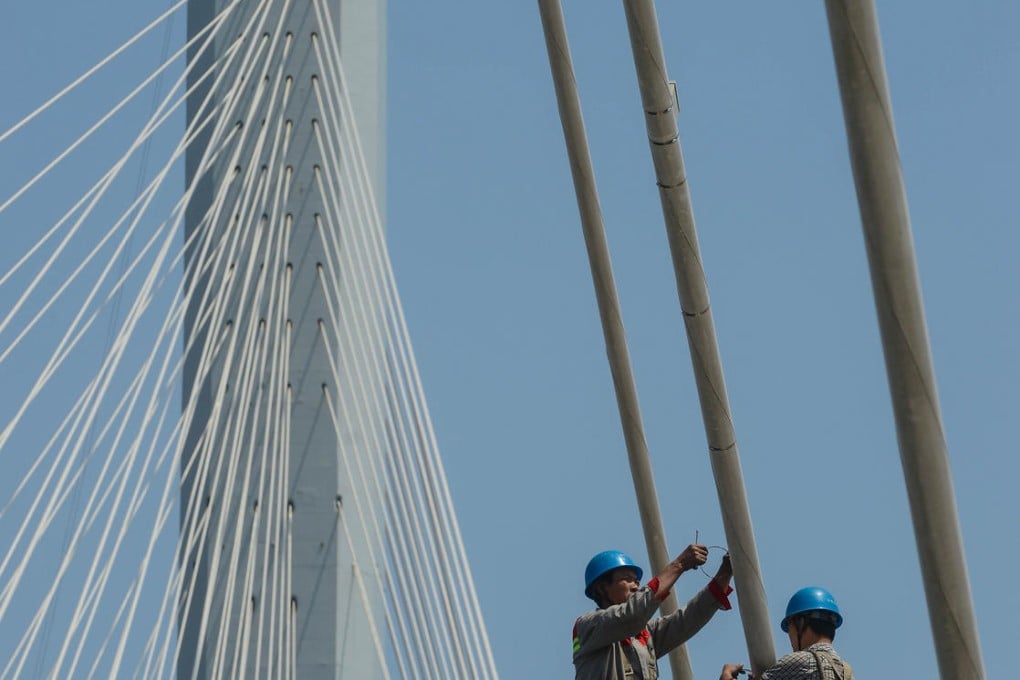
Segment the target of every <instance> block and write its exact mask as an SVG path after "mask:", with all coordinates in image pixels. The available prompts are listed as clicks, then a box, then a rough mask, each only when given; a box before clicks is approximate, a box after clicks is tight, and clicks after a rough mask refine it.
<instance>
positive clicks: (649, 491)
mask: <svg viewBox="0 0 1020 680" xmlns="http://www.w3.org/2000/svg"><path fill="white" fill-rule="evenodd" d="M538 7H539V10H540V12H541V15H542V28H543V29H544V31H545V44H546V48H547V49H548V51H549V65H550V67H551V69H552V75H553V84H554V86H555V88H556V101H557V103H558V104H559V110H560V121H561V122H562V124H563V136H564V138H565V140H566V143H567V156H568V157H569V159H570V172H571V174H572V175H573V179H574V191H575V193H576V194H577V207H578V210H579V211H580V213H581V228H582V230H583V232H584V242H585V245H586V246H587V249H588V262H589V264H590V266H591V276H592V282H593V283H594V284H595V298H596V300H597V301H598V307H599V316H600V317H601V319H602V333H603V335H604V337H605V343H606V355H607V356H608V358H609V368H610V371H611V372H612V375H613V387H614V388H615V390H616V404H617V407H618V408H619V410H620V422H621V424H622V425H623V437H624V441H625V442H626V445H627V458H628V460H629V461H630V472H631V477H632V479H633V481H634V493H635V495H636V496H637V502H638V510H639V512H640V514H641V526H642V527H643V529H644V533H645V544H646V546H647V548H648V558H649V560H650V561H651V565H652V568H653V569H654V570H655V572H656V573H658V572H659V571H661V570H662V569H663V567H665V566H666V564H667V563H668V562H669V559H670V558H669V552H668V551H667V548H666V539H665V536H664V533H663V529H662V516H661V514H660V512H659V500H658V496H657V495H656V493H655V480H654V479H653V477H652V467H651V463H650V462H649V460H648V445H647V443H646V442H645V433H644V426H643V425H642V423H641V411H640V408H639V406H638V398H637V389H636V388H635V386H634V376H633V373H632V371H631V366H630V357H629V354H628V352H627V338H626V334H625V333H624V328H623V321H622V319H621V316H620V302H619V299H618V298H617V295H616V284H615V282H614V281H613V267H612V263H611V262H610V259H609V246H608V245H607V244H606V234H605V228H604V226H603V222H602V209H601V207H600V206H599V198H598V189H597V188H596V186H595V172H594V170H593V169H592V164H591V154H590V153H589V151H588V139H587V135H586V134H585V130H584V119H583V117H582V115H581V100H580V97H579V96H578V93H577V83H576V82H575V80H574V65H573V62H572V60H571V58H570V46H569V44H568V43H567V31H566V27H565V25H564V21H563V8H562V6H561V5H560V0H538ZM677 608H678V605H677V601H676V595H674V594H671V595H670V596H669V598H668V599H667V600H666V601H665V602H663V604H662V607H661V609H662V613H663V614H670V613H672V612H675V611H676V610H677ZM669 661H670V667H671V668H672V670H673V677H674V678H677V680H693V678H694V672H693V670H692V669H691V663H690V660H689V658H688V656H687V649H686V648H685V647H684V646H683V645H681V646H680V647H678V648H677V649H675V650H674V651H673V652H672V653H671V654H670V658H669Z"/></svg>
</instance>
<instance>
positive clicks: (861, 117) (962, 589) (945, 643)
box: [825, 0, 985, 680]
mask: <svg viewBox="0 0 1020 680" xmlns="http://www.w3.org/2000/svg"><path fill="white" fill-rule="evenodd" d="M825 4H826V9H827V12H828V17H829V31H830V33H831V36H832V50H833V54H834V55H835V59H836V73H837V74H838V76H839V87H840V93H841V95H842V99H843V116H844V118H845V120H846V130H847V139H848V142H849V146H850V162H851V165H852V166H853V173H854V181H855V183H856V186H857V202H858V204H859V206H860V212H861V223H862V226H863V228H864V240H865V245H866V247H867V252H868V262H869V265H870V267H871V282H872V288H873V291H874V295H875V306H876V308H877V310H878V321H879V327H880V329H881V334H882V347H883V350H884V352H885V364H886V373H887V375H888V379H889V389H890V392H891V393H892V402H893V411H894V413H895V417H896V436H897V439H898V441H899V448H900V461H901V462H902V464H903V475H904V477H905V479H906V485H907V494H908V496H909V498H910V511H911V515H912V517H913V521H914V536H915V538H916V541H917V552H918V556H919V557H920V561H921V573H922V575H923V577H924V590H925V595H926V596H927V600H928V616H929V618H930V620H931V625H932V633H933V635H934V638H935V651H936V655H937V657H938V663H939V673H940V675H941V677H943V678H946V679H947V680H949V679H951V680H971V679H978V678H984V677H985V673H984V664H983V662H982V658H981V648H980V644H979V641H978V634H977V622H976V619H975V616H974V609H973V605H972V603H971V595H970V583H969V580H968V578H967V564H966V561H965V559H964V553H963V540H962V538H961V536H960V526H959V522H958V520H957V514H956V499H955V497H954V494H953V483H952V478H951V476H950V471H949V455H948V451H947V449H946V441H945V436H944V434H943V431H942V417H941V415H940V411H939V402H938V394H937V392H936V387H935V370H934V368H933V366H932V360H931V354H930V351H929V348H928V332H927V327H926V324H925V319H924V308H923V306H922V302H921V286H920V283H919V279H918V274H917V265H916V263H915V260H914V245H913V238H912V236H911V231H910V216H909V214H908V212H907V197H906V191H905V189H904V186H903V175H902V172H901V170H900V159H899V150H898V148H897V145H896V132H895V128H894V127H893V116H892V106H891V103H890V100H889V86H888V83H887V81H886V75H885V62H884V60H883V57H882V46H881V42H880V40H879V34H878V19H877V17H876V14H875V5H874V2H873V0H852V1H850V2H847V1H846V0H843V1H838V0H827V1H826V3H825Z"/></svg>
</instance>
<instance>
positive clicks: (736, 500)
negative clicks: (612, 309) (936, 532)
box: [623, 0, 776, 674]
mask: <svg viewBox="0 0 1020 680" xmlns="http://www.w3.org/2000/svg"><path fill="white" fill-rule="evenodd" d="M623 6H624V9H625V11H626V15H627V26H628V29H629V31H630V41H631V47H632V48H633V52H634V65H635V68H636V69H637V77H638V84H639V86H640V89H641V101H642V104H643V106H644V110H645V123H646V125H647V128H648V140H649V142H650V147H651V152H652V161H653V163H654V165H655V176H656V180H657V183H658V185H659V197H660V199H661V201H662V211H663V218H664V220H665V224H666V232H667V234H668V237H669V246H670V251H671V253H672V257H673V269H674V271H675V273H676V284H677V291H678V293H679V295H680V307H681V309H682V310H683V316H684V325H685V326H686V329H687V342H688V345H689V347H690V351H691V362H692V363H693V366H694V377H695V380H696V382H697V387H698V397H699V399H700V402H701V413H702V419H703V421H704V425H705V435H706V437H707V439H708V449H709V456H710V459H711V461H712V474H713V476H714V477H715V485H716V491H717V493H718V495H719V507H720V509H721V511H722V519H723V527H724V529H725V531H726V541H727V544H728V546H729V550H730V554H731V556H732V558H733V577H734V580H735V582H736V589H737V594H738V596H739V597H738V602H739V607H740V619H741V621H742V623H743V626H744V638H745V639H746V641H747V651H748V655H749V656H750V660H751V666H752V668H753V669H754V672H755V673H756V674H758V673H761V671H763V670H764V669H766V668H768V667H769V666H771V665H772V664H773V663H775V660H776V656H775V647H774V644H773V641H772V628H771V625H770V622H769V615H768V604H767V602H766V599H765V588H764V584H763V579H762V576H761V569H760V567H759V565H758V551H757V548H756V547H755V543H754V531H753V529H752V527H751V511H750V509H749V508H748V504H747V494H746V492H745V490H744V478H743V473H742V472H741V469H740V455H739V453H738V450H737V441H736V435H735V433H734V431H733V421H732V418H731V417H730V406H729V400H728V399H727V397H726V385H725V382H724V380H723V371H722V361H721V359H720V358H719V347H718V344H717V342H716V336H715V327H714V325H713V323H712V312H711V309H710V307H709V300H708V284H707V282H706V280H705V271H704V268H703V267H702V263H701V253H700V251H699V249H698V236H697V230H696V229H695V225H694V213H693V211H692V209H691V197H690V192H689V191H688V188H687V175H686V172H685V170H684V160H683V152H682V150H681V148H680V138H679V131H678V129H677V112H676V99H675V96H674V93H673V88H672V87H671V86H670V83H669V78H668V76H667V75H666V60H665V57H664V55H663V51H662V41H661V38H660V37H659V23H658V19H657V17H656V15H655V5H654V4H653V2H652V1H651V0H624V3H623Z"/></svg>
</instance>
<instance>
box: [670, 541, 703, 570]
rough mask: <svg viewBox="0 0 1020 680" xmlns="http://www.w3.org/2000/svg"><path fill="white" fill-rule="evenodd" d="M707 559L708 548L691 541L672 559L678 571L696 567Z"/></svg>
mask: <svg viewBox="0 0 1020 680" xmlns="http://www.w3.org/2000/svg"><path fill="white" fill-rule="evenodd" d="M707 560H708V548H706V547H705V546H703V545H697V544H696V543H692V544H691V545H689V546H687V547H686V548H684V551H683V552H682V553H680V555H679V556H678V557H677V558H676V559H675V560H673V562H674V563H676V565H677V566H678V567H680V571H681V572H684V571H687V570H688V569H696V568H697V567H700V566H701V565H702V564H704V563H705V562H706V561H707Z"/></svg>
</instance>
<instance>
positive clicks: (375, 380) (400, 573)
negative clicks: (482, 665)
mask: <svg viewBox="0 0 1020 680" xmlns="http://www.w3.org/2000/svg"><path fill="white" fill-rule="evenodd" d="M316 222H317V227H318V229H319V233H320V235H321V236H322V238H323V240H324V244H325V245H327V248H326V257H327V262H330V261H331V257H330V250H335V251H336V252H337V253H342V252H347V251H346V249H341V248H340V247H339V245H333V244H332V243H325V239H326V236H325V234H326V232H327V231H328V232H329V233H330V234H331V235H333V236H334V239H333V240H335V237H336V234H337V230H336V229H335V228H330V229H327V228H326V227H324V226H323V225H322V224H321V219H317V220H316ZM330 269H331V271H342V270H343V265H342V264H339V263H337V264H332V265H331V267H330ZM361 278H362V277H360V276H358V275H357V273H355V275H354V276H352V277H351V280H352V288H356V287H357V282H358V281H359V280H360V279H361ZM320 281H322V284H323V286H324V291H323V292H324V295H325V297H326V300H327V302H329V301H330V298H331V296H330V294H329V290H328V289H326V288H325V285H326V281H325V279H324V278H323V276H322V273H321V269H320ZM331 281H332V283H333V286H332V288H333V289H334V294H335V295H336V296H337V297H338V298H339V297H340V296H341V293H340V287H339V284H338V282H337V281H336V279H335V278H333V279H331ZM355 296H356V297H359V296H357V291H356V290H355ZM339 304H340V303H339V302H337V303H334V304H328V309H329V311H330V315H331V321H332V327H333V328H334V329H335V332H336V333H338V334H339V333H340V332H341V331H340V330H339V329H341V328H342V329H343V338H342V340H343V342H338V343H337V344H336V346H337V348H338V350H339V351H341V352H343V351H344V348H346V349H347V352H348V353H350V354H352V355H354V356H357V357H358V358H359V359H356V360H351V361H349V362H348V363H349V365H350V366H351V369H350V370H351V373H352V374H353V375H354V376H355V378H356V380H357V387H358V388H359V389H360V390H361V391H362V392H365V391H367V388H366V387H365V378H364V377H363V375H362V373H363V371H364V370H365V369H364V368H363V367H364V365H365V364H366V363H367V364H368V365H369V366H373V367H376V368H375V370H374V371H372V373H373V374H374V375H373V376H371V377H370V378H369V379H368V382H369V383H371V384H379V383H380V382H381V380H382V379H383V378H382V374H381V369H380V368H379V361H378V357H377V356H376V348H375V346H374V345H373V344H369V345H368V347H367V348H364V347H362V346H359V345H356V344H355V343H354V339H353V337H352V335H351V333H350V326H352V325H353V326H355V327H358V326H359V322H358V319H359V317H361V316H363V315H364V308H363V306H361V305H358V306H357V307H356V310H357V311H359V312H361V313H360V314H355V315H354V319H353V321H352V320H351V319H348V321H349V323H341V322H340V321H339V320H337V319H336V317H335V314H336V312H335V311H334V309H335V308H336V307H338V306H339ZM362 335H367V333H363V334H362ZM324 339H326V340H327V342H326V347H327V357H328V359H329V361H330V364H331V367H332V372H333V374H334V379H335V380H336V381H337V382H339V380H340V378H339V376H340V370H339V367H338V364H337V362H336V360H335V359H334V357H333V353H332V351H331V349H330V348H331V346H333V343H332V342H329V336H328V335H326V334H325V331H324ZM366 359H368V361H366ZM369 393H370V394H372V395H373V399H372V400H371V401H368V400H360V399H358V400H355V404H356V409H357V410H358V412H359V419H360V412H361V409H360V408H359V407H360V405H361V404H362V402H363V401H368V406H369V407H370V412H371V413H372V414H374V418H373V420H376V421H377V420H379V419H380V418H382V417H383V415H382V414H384V413H386V412H387V408H386V404H385V400H384V399H381V398H379V396H378V395H377V394H376V391H374V390H373V391H371V392H369ZM326 396H327V397H329V394H328V393H327V395H326ZM337 396H338V398H339V399H340V400H341V408H343V409H344V410H345V411H346V410H347V406H346V400H345V397H344V392H343V391H342V390H340V391H338V395H337ZM329 405H330V409H331V411H330V413H331V416H332V418H333V420H334V428H335V430H336V432H337V437H338V439H339V437H340V427H339V419H338V416H337V411H336V406H334V405H333V403H332V401H331V400H330V401H329ZM373 424H374V425H375V427H373V428H372V429H371V431H372V433H373V436H372V440H371V442H370V445H371V448H372V449H373V450H375V451H383V450H385V449H384V445H383V443H382V441H381V439H382V438H380V437H379V435H378V433H377V430H379V429H380V428H382V427H384V426H383V425H382V424H381V423H378V422H376V423H373ZM362 427H364V426H362ZM368 459H369V464H370V467H371V469H372V471H373V480H374V481H375V487H376V491H375V493H376V497H377V498H379V499H383V498H386V494H384V492H383V491H382V488H381V487H380V485H379V482H378V472H377V471H376V468H375V462H374V456H369V457H368ZM403 497H404V496H401V498H403ZM369 509H370V511H371V513H372V516H373V525H374V526H376V527H377V526H378V523H377V522H376V520H375V519H374V505H372V504H369ZM399 515H400V516H403V517H414V515H413V514H412V513H410V512H409V511H408V510H407V509H406V507H403V506H402V512H400V513H399ZM388 524H389V523H388ZM376 530H377V531H379V529H376ZM396 531H397V534H398V540H399V541H400V544H401V546H403V548H404V551H405V552H407V553H410V552H411V551H410V549H409V548H408V540H407V539H406V532H405V531H404V526H403V524H402V523H398V524H397V527H396ZM420 542H421V541H420V540H419V541H418V543H420ZM411 559H412V563H413V567H412V568H413V571H414V572H415V573H417V574H424V573H425V566H424V565H423V562H424V560H423V558H422V557H421V551H417V550H416V551H413V557H412V558H411ZM384 573H385V574H386V576H387V577H390V574H389V572H388V571H386V572H384ZM396 577H397V579H398V580H399V581H400V587H401V589H402V591H403V592H406V593H408V594H415V593H417V598H418V601H417V603H416V604H413V606H411V607H409V609H410V612H411V616H410V617H409V618H410V622H411V625H412V635H413V638H408V637H407V634H406V630H405V629H404V628H403V618H398V621H399V623H400V625H401V630H402V632H403V633H404V637H405V640H407V641H408V642H409V643H410V642H411V641H412V640H413V642H414V644H415V645H416V646H417V648H418V654H419V658H421V659H426V660H428V661H429V662H431V663H432V664H433V667H432V669H431V670H432V673H433V676H435V675H436V674H438V672H439V669H438V667H437V666H435V665H434V657H435V655H433V654H426V653H425V650H424V649H423V648H422V646H421V645H422V644H423V639H425V638H427V639H428V642H427V644H428V646H429V647H430V648H435V641H434V640H433V639H432V637H431V634H430V629H431V627H430V625H429V622H428V621H427V620H426V619H425V613H426V612H428V611H430V610H432V608H433V605H431V604H429V605H426V604H425V603H424V602H422V601H421V592H420V588H413V587H412V586H411V585H409V584H408V581H407V577H406V574H405V572H404V570H402V569H401V570H396ZM411 582H412V583H414V581H413V580H412V581H411ZM390 588H391V589H392V588H393V585H392V583H391V585H390ZM393 592H394V594H396V592H397V591H393ZM435 604H436V605H438V602H436V603H435ZM423 631H424V632H423ZM394 642H396V640H394Z"/></svg>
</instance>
